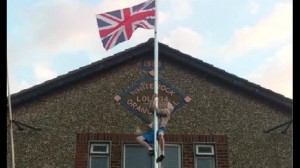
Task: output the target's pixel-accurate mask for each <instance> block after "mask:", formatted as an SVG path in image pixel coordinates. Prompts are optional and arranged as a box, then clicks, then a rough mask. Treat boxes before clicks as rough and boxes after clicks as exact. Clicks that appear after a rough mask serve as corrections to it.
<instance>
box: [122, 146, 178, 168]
mask: <svg viewBox="0 0 300 168" xmlns="http://www.w3.org/2000/svg"><path fill="white" fill-rule="evenodd" d="M165 155H166V158H165V159H164V160H163V162H162V163H161V167H162V168H181V146H180V145H178V144H166V145H165ZM123 156H124V159H123V165H124V167H123V168H134V167H138V168H153V167H154V165H153V163H154V157H150V156H148V151H147V150H146V148H145V147H144V146H142V145H139V144H125V145H124V155H123Z"/></svg>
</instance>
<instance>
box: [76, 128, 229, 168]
mask: <svg viewBox="0 0 300 168" xmlns="http://www.w3.org/2000/svg"><path fill="white" fill-rule="evenodd" d="M136 136H137V135H134V134H105V133H78V134H77V138H76V139H77V142H76V154H75V168H87V166H88V165H87V163H88V143H89V141H92V140H101V141H111V144H112V147H111V168H121V162H122V155H121V154H122V144H123V142H135V138H136ZM165 140H166V142H167V143H172V142H176V143H178V142H180V143H182V145H183V146H182V147H183V156H182V167H183V168H192V167H194V153H193V145H194V143H201V142H211V143H215V148H216V160H217V166H218V168H229V160H228V145H227V137H226V136H225V135H168V134H167V135H165Z"/></svg>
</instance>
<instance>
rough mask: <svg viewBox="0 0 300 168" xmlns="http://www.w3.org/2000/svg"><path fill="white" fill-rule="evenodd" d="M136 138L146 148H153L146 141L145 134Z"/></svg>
mask: <svg viewBox="0 0 300 168" xmlns="http://www.w3.org/2000/svg"><path fill="white" fill-rule="evenodd" d="M136 140H137V141H138V143H140V144H142V145H143V146H144V147H145V148H146V149H148V150H151V149H152V147H151V146H150V145H149V144H148V143H147V142H146V141H145V138H144V136H143V135H141V136H138V137H136Z"/></svg>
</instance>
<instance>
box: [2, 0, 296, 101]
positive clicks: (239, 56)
mask: <svg viewBox="0 0 300 168" xmlns="http://www.w3.org/2000/svg"><path fill="white" fill-rule="evenodd" d="M145 1H146V0H48V1H47V0H26V1H20V0H7V62H8V63H7V64H8V76H9V87H10V88H9V92H10V94H13V93H17V92H19V91H21V90H24V89H27V88H30V87H33V86H35V85H38V84H41V83H43V82H45V81H47V80H51V79H53V78H56V77H58V76H60V75H64V74H66V73H68V72H69V71H73V70H75V69H78V68H80V67H83V66H86V65H89V64H91V63H93V62H95V61H99V60H102V59H104V58H105V57H108V56H112V55H114V54H116V53H119V52H122V51H124V50H126V49H128V48H131V47H135V46H136V45H138V44H140V43H143V42H146V41H148V40H149V38H153V37H154V30H153V29H151V30H146V29H141V28H140V29H137V30H136V31H135V32H134V33H133V35H132V37H131V39H130V40H128V41H125V42H123V43H120V44H118V45H116V46H115V47H113V48H111V49H110V50H108V51H106V50H105V49H104V48H103V46H102V42H101V39H100V36H99V33H98V26H97V21H96V15H97V14H100V13H105V12H109V11H113V10H117V9H122V8H126V7H131V6H134V5H137V4H139V3H142V2H145ZM157 12H158V16H157V19H158V20H157V22H158V25H157V39H158V41H159V42H160V43H164V44H166V45H168V46H170V47H172V48H175V49H177V50H179V51H181V52H183V53H185V54H188V55H190V56H193V57H195V58H197V59H200V60H202V61H204V62H206V63H209V64H211V65H213V66H215V67H218V68H220V69H223V70H225V71H226V72H228V73H231V74H234V75H236V76H238V77H240V78H243V79H246V80H248V81H249V82H252V83H255V84H257V85H260V86H261V87H264V88H266V89H270V90H272V91H274V92H276V93H279V94H281V95H283V96H285V97H287V98H291V99H293V37H292V35H293V14H292V13H293V1H292V0H242V1H241V0H157Z"/></svg>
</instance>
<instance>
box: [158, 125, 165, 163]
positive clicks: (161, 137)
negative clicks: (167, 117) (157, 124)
mask: <svg viewBox="0 0 300 168" xmlns="http://www.w3.org/2000/svg"><path fill="white" fill-rule="evenodd" d="M158 141H159V146H160V150H161V154H160V156H159V157H158V158H157V159H156V162H161V161H162V160H163V159H164V158H165V138H164V129H160V130H159V132H158Z"/></svg>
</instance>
